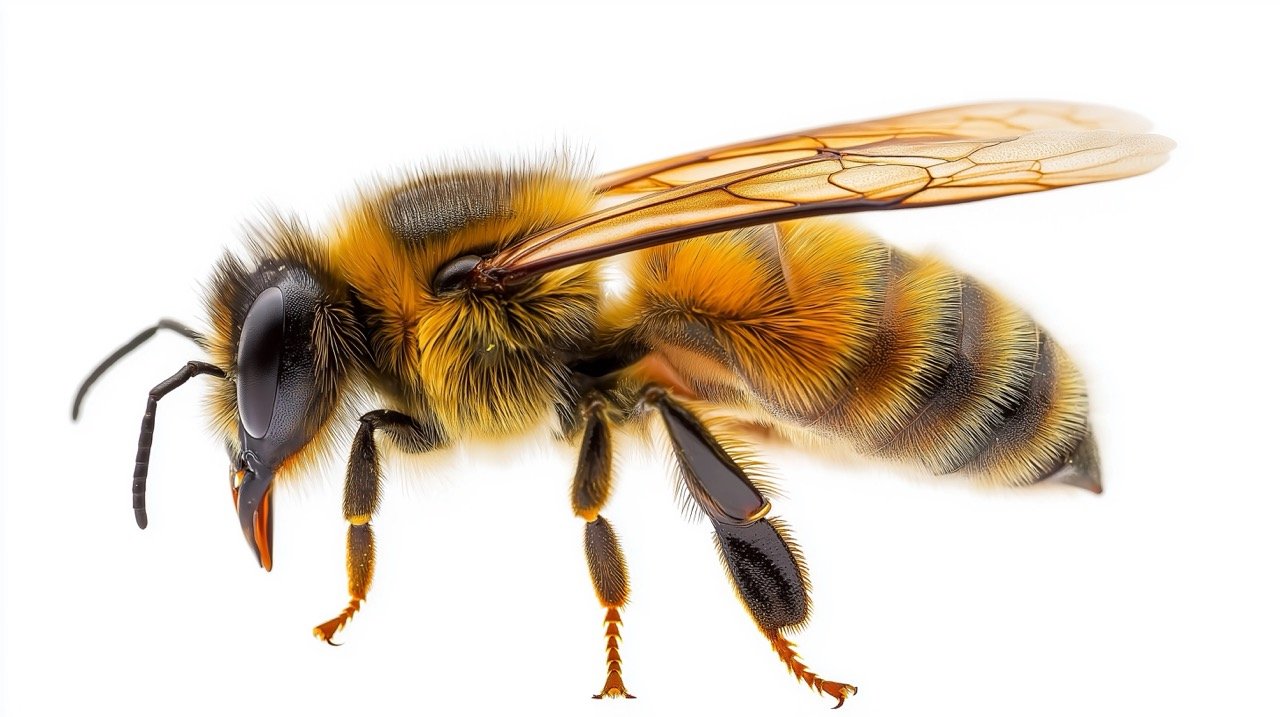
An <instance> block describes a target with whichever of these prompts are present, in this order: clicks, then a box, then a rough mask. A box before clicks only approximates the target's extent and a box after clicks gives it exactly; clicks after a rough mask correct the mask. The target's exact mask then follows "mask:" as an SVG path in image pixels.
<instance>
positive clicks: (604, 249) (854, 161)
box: [470, 104, 1173, 289]
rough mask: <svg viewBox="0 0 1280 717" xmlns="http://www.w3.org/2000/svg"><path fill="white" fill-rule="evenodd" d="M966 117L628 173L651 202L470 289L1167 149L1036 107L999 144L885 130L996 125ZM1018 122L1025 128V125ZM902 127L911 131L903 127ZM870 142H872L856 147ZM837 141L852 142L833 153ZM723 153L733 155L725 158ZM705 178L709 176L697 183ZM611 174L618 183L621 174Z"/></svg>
mask: <svg viewBox="0 0 1280 717" xmlns="http://www.w3.org/2000/svg"><path fill="white" fill-rule="evenodd" d="M998 106H999V107H1004V108H1013V107H1032V108H1049V107H1054V108H1060V109H1062V108H1065V107H1066V106H1064V105H1045V104H1030V105H1018V106H1013V105H998ZM980 107H992V106H991V105H983V106H980ZM972 109H973V108H957V109H954V110H937V111H935V112H932V113H923V114H920V115H908V116H907V117H906V118H898V119H893V120H878V121H875V122H870V123H864V124H855V125H841V126H839V127H836V128H834V129H835V130H839V131H852V130H855V129H858V128H872V129H866V130H865V131H864V132H863V134H860V135H857V136H851V135H839V134H832V133H828V134H823V135H821V136H822V137H825V138H827V139H825V140H823V141H827V142H831V146H827V145H826V144H822V145H821V146H818V147H805V148H787V147H788V146H789V145H787V143H789V142H793V141H795V140H796V138H797V137H802V138H805V139H808V140H814V141H817V140H815V137H814V135H812V134H806V135H791V136H789V138H774V139H769V140H762V141H760V142H753V143H748V144H745V145H738V146H737V148H736V149H734V148H731V149H727V150H716V151H713V152H704V153H701V154H698V155H689V156H688V157H682V158H676V159H673V160H669V161H667V162H660V163H657V164H655V165H648V167H646V168H638V169H637V170H628V171H631V172H633V174H635V176H637V177H639V178H638V179H628V180H626V181H625V182H624V183H623V184H619V185H616V187H615V188H614V189H612V190H610V189H605V190H604V191H605V192H624V191H625V192H631V191H633V190H624V189H621V187H639V186H642V185H643V186H650V185H651V184H652V183H653V182H662V183H663V184H664V186H665V187H666V188H661V189H648V190H643V189H636V190H634V191H636V192H647V193H642V194H640V195H639V197H638V198H636V199H634V200H632V201H629V202H626V203H625V204H619V205H617V206H613V207H609V208H607V209H604V210H602V211H598V212H595V213H592V214H588V215H586V216H584V217H582V218H580V219H577V220H574V221H572V222H569V223H567V224H563V225H561V226H558V227H554V228H552V229H548V230H546V231H543V232H541V233H538V234H535V235H533V236H530V237H528V238H526V239H524V240H522V241H520V242H519V243H517V244H515V245H512V246H510V247H508V248H506V249H504V250H503V251H501V252H498V253H496V254H493V255H491V256H489V257H486V258H485V259H483V260H482V261H481V262H480V263H479V264H478V265H477V266H476V268H475V269H474V270H473V271H472V274H471V279H470V282H471V285H472V286H474V287H477V288H480V289H495V288H499V287H502V286H506V285H510V284H513V283H518V282H520V281H523V280H527V279H529V278H531V277H533V276H537V275H538V274H541V273H544V272H547V271H552V270H554V269H559V268H563V267H565V266H571V265H573V264H578V263H581V262H585V261H592V260H595V259H601V258H604V257H607V256H612V255H615V254H621V253H624V252H628V251H634V250H636V249H641V248H644V247H648V246H655V245H657V244H663V243H667V242H672V241H678V240H681V239H687V238H690V237H694V236H700V235H704V234H711V233H714V232H719V231H725V230H729V229H736V228H740V227H745V226H752V225H756V224H767V223H771V222H776V221H781V220H786V219H797V218H801V217H811V216H818V215H823V214H836V213H844V212H856V211H867V210H872V209H899V208H907V207H921V206H932V205H937V204H953V203H957V202H967V201H974V200H978V199H987V198H990V197H999V196H1005V195H1010V194H1020V193H1023V192H1034V191H1040V190H1044V189H1053V188H1055V187H1064V186H1070V185H1073V184H1086V183H1089V182H1101V181H1107V180H1111V179H1120V178H1122V177H1130V176H1133V175H1137V174H1142V173H1144V172H1148V171H1150V170H1152V169H1154V168H1155V167H1157V166H1159V165H1160V164H1161V163H1163V162H1164V161H1165V159H1166V157H1167V154H1168V152H1169V151H1170V150H1171V149H1172V148H1173V142H1172V141H1170V140H1169V139H1167V138H1164V137H1161V136H1159V135H1149V134H1135V133H1133V132H1130V131H1122V130H1116V129H1063V128H1061V126H1062V125H1063V124H1073V125H1076V126H1079V125H1080V123H1082V122H1083V120H1082V119H1080V118H1079V117H1076V116H1075V115H1071V114H1068V113H1065V112H1062V113H1059V114H1057V115H1053V114H1048V113H1047V111H1045V110H1043V109H1037V110H1036V111H1034V112H1032V111H1030V110H1028V111H1027V112H1026V113H1024V115H1018V114H1017V113H1016V112H1013V111H1012V109H1010V110H1009V113H1010V116H1025V117H1035V118H1039V119H1037V120H1036V121H1037V122H1040V123H1041V124H1046V123H1047V124H1050V125H1051V126H1053V123H1054V122H1057V123H1058V125H1057V126H1055V127H1054V128H1050V129H1032V130H1030V131H1025V132H1022V131H1015V132H1012V133H1008V134H1005V135H1003V136H996V137H968V136H962V135H961V134H960V131H959V130H947V129H946V128H944V127H941V126H940V125H941V124H942V123H941V122H940V121H939V122H938V123H937V124H929V122H927V121H914V122H912V123H904V124H893V123H896V122H904V120H905V119H911V118H917V119H918V118H922V117H930V118H935V119H938V120H941V119H943V118H949V121H951V122H952V123H953V124H956V126H958V127H963V128H964V131H965V132H969V133H972V134H980V133H982V132H986V131H988V129H989V128H990V127H991V122H993V121H994V120H992V119H991V118H990V116H987V117H986V118H985V119H978V118H977V117H978V116H977V115H975V116H973V117H968V115H966V114H965V113H967V112H969V111H971V110H972ZM1082 116H1092V117H1095V119H1094V120H1091V121H1092V122H1097V123H1103V124H1107V123H1109V124H1111V125H1119V126H1123V127H1125V128H1133V127H1137V126H1141V125H1140V124H1138V120H1135V119H1134V118H1132V117H1131V116H1129V115H1124V114H1121V113H1116V112H1112V113H1111V114H1101V115H1099V114H1093V115H1081V117H1082ZM966 117H968V119H965V118H966ZM1025 117H1024V120H1023V121H1026V122H1029V120H1026V119H1025ZM1055 117H1056V119H1054V118H1055ZM1073 117H1074V119H1073ZM1001 121H1009V120H1001ZM908 126H909V127H910V131H906V130H904V127H908ZM828 129H833V128H828ZM824 131H825V130H824ZM891 131H892V132H894V134H893V135H890V134H889V133H890V132H891ZM991 131H994V130H991ZM948 132H950V133H948ZM867 137H870V141H869V142H863V141H861V140H862V139H863V138H867ZM837 140H838V141H839V142H851V143H852V144H850V145H848V146H840V145H839V144H837ZM725 152H729V153H737V154H735V155H734V156H732V157H726V156H725ZM726 159H729V160H731V161H741V162H745V166H741V167H736V168H731V167H730V165H725V164H721V162H724V161H725V160H726ZM654 168H656V169H654ZM726 170H728V171H727V172H726ZM709 172H712V173H713V174H711V176H709V177H702V176H701V175H702V174H705V173H709ZM628 176H630V175H628ZM610 177H619V178H623V179H625V177H623V173H619V174H617V175H610ZM608 181H614V180H612V179H608V178H606V180H602V185H603V184H605V182H608ZM637 182H641V183H642V184H637Z"/></svg>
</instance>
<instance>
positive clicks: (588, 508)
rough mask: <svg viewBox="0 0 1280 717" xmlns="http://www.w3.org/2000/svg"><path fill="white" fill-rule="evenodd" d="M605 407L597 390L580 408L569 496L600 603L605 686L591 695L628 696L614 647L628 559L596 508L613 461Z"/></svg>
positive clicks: (606, 487) (618, 637)
mask: <svg viewBox="0 0 1280 717" xmlns="http://www.w3.org/2000/svg"><path fill="white" fill-rule="evenodd" d="M605 410H606V409H605V405H604V401H603V400H601V399H600V397H599V396H598V395H594V394H591V395H588V397H587V399H586V405H585V407H584V409H583V413H584V414H585V417H586V426H585V428H584V430H583V435H582V447H581V449H580V452H579V454H578V469H577V471H576V472H575V473H574V476H573V489H572V491H571V492H570V497H571V500H572V501H573V512H574V513H576V514H577V515H578V516H580V517H581V518H582V519H583V520H586V521H587V524H586V527H585V531H584V534H583V549H584V551H585V552H586V555H587V569H588V570H590V571H591V582H592V584H594V585H595V588H596V597H598V598H599V599H600V605H601V607H603V608H604V609H605V613H604V625H605V629H604V638H605V679H604V687H603V688H601V690H600V693H599V694H597V695H595V696H594V698H595V699H600V698H602V697H626V698H627V699H633V698H634V697H635V695H632V694H630V693H628V692H627V688H626V686H625V685H624V684H623V683H622V656H621V654H620V652H619V649H618V644H619V642H620V641H621V640H622V635H621V630H620V628H621V627H622V615H621V614H620V612H619V611H620V610H621V609H622V606H623V605H625V604H626V602H627V591H628V586H627V561H626V558H625V557H623V555H622V548H621V547H620V546H619V545H618V536H617V535H616V534H614V532H613V526H612V525H609V521H607V520H605V519H604V517H603V516H601V515H600V509H601V508H603V507H604V504H605V502H606V501H608V499H609V482H610V480H611V478H612V467H613V444H612V441H611V438H610V435H609V432H610V428H609V421H608V419H607V417H606V416H605Z"/></svg>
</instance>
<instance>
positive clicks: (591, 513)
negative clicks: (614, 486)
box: [569, 394, 613, 520]
mask: <svg viewBox="0 0 1280 717" xmlns="http://www.w3.org/2000/svg"><path fill="white" fill-rule="evenodd" d="M585 401H586V404H585V405H586V407H585V408H584V410H583V414H584V417H585V418H586V422H585V424H586V425H585V426H584V427H583V432H582V447H581V448H580V449H579V451H578V470H577V471H576V472H575V473H574V474H573V488H572V489H571V490H570V495H569V497H570V500H572V501H573V512H574V513H576V514H577V515H579V516H580V517H582V518H584V519H586V520H595V518H596V516H597V515H598V514H599V513H600V508H602V507H603V506H604V504H605V501H607V500H609V481H610V478H611V477H612V471H613V440H612V437H611V435H610V428H609V422H608V421H607V420H606V419H605V410H606V408H605V405H604V401H602V400H601V399H600V398H599V397H598V396H596V395H595V394H591V395H589V396H588V397H587V398H586V399H585Z"/></svg>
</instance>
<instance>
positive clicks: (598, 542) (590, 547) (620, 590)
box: [582, 518, 629, 607]
mask: <svg viewBox="0 0 1280 717" xmlns="http://www.w3.org/2000/svg"><path fill="white" fill-rule="evenodd" d="M582 542H583V548H584V550H585V551H586V553H587V568H588V569H589V570H590V571H591V583H592V584H593V585H595V588H596V596H597V597H599V598H600V604H601V605H603V606H604V607H622V606H623V605H624V604H626V602H627V593H628V591H629V587H628V584H627V561H626V558H624V557H623V556H622V547H621V546H619V545H618V536H617V535H615V534H614V532H613V526H612V525H609V521H607V520H605V519H604V518H596V519H595V520H593V521H591V522H590V523H587V526H586V532H585V533H584V535H583V541H582Z"/></svg>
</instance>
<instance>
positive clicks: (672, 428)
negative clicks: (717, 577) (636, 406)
mask: <svg viewBox="0 0 1280 717" xmlns="http://www.w3.org/2000/svg"><path fill="white" fill-rule="evenodd" d="M644 401H645V402H646V403H648V404H649V405H651V406H653V407H655V408H656V409H657V410H658V413H659V415H660V416H661V417H662V422H663V424H664V425H665V427H666V430H667V435H668V436H669V437H670V438H671V445H672V448H674V450H675V457H676V465H677V466H678V468H679V471H680V477H681V479H682V480H683V482H684V485H685V487H686V488H687V489H688V491H689V495H690V497H691V498H692V499H693V502H694V503H695V504H696V505H697V506H698V507H699V509H700V510H701V511H702V512H703V513H704V514H705V515H706V516H707V517H708V518H710V519H711V525H712V527H714V528H715V531H716V546H717V547H718V548H719V550H720V557H721V558H722V559H723V562H724V566H725V571H726V572H727V573H728V575H729V579H730V581H731V582H732V583H733V586H734V588H735V590H736V591H737V593H738V598H739V599H740V600H741V601H742V604H743V606H745V607H746V608H747V612H749V613H751V617H752V619H754V620H755V622H756V626H757V627H759V628H760V631H761V632H762V633H764V636H765V637H766V638H767V639H768V640H769V644H770V645H771V646H772V647H773V650H774V652H776V653H778V657H779V658H780V659H781V660H782V662H783V664H785V665H786V666H787V669H788V670H790V671H791V674H793V675H795V676H796V679H799V680H803V681H804V682H805V684H807V685H809V687H811V688H813V689H814V690H816V691H819V692H822V693H825V694H828V695H831V696H832V697H834V698H835V699H836V707H839V706H841V705H843V704H844V701H845V700H846V699H847V698H849V697H852V696H853V695H855V694H857V692H858V688H857V687H854V686H853V685H849V684H846V683H843V682H835V681H832V680H825V679H823V678H821V677H819V676H818V675H817V674H815V673H814V672H813V671H812V670H810V669H809V668H808V667H806V666H805V664H804V663H803V662H802V661H801V660H800V657H799V655H797V654H796V651H795V645H794V644H792V643H791V641H789V640H788V639H787V638H786V637H785V636H784V635H783V633H784V632H787V631H789V630H793V629H797V628H799V627H800V626H802V625H803V624H804V623H805V621H806V620H807V619H808V617H809V579H808V576H807V575H806V572H805V565H804V558H803V557H802V556H801V555H800V549H799V546H797V545H796V543H795V541H794V540H792V538H791V536H790V533H789V532H788V530H787V527H786V525H785V524H783V523H782V522H781V521H779V520H778V519H776V518H766V517H765V516H766V515H767V514H768V512H769V508H770V506H769V502H768V501H767V500H765V498H764V496H763V495H762V494H761V493H760V490H759V489H758V488H756V486H755V484H754V483H752V481H751V478H750V477H749V476H748V475H747V474H746V472H745V471H743V470H742V467H741V466H739V465H738V462H737V461H735V460H734V458H733V456H732V455H730V453H729V452H728V451H726V450H725V448H724V447H723V446H722V445H721V444H720V443H719V442H718V441H717V440H716V438H715V436H713V435H712V433H711V432H710V431H709V430H707V428H706V426H704V425H703V423H702V421H700V420H699V419H698V417H697V416H696V415H695V414H694V413H693V411H692V410H690V409H689V408H688V407H686V406H685V405H683V404H682V403H680V402H678V401H676V400H675V399H674V398H672V397H671V396H670V395H668V394H667V392H666V391H665V390H663V389H661V388H653V387H651V388H648V389H646V390H645V392H644Z"/></svg>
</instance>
